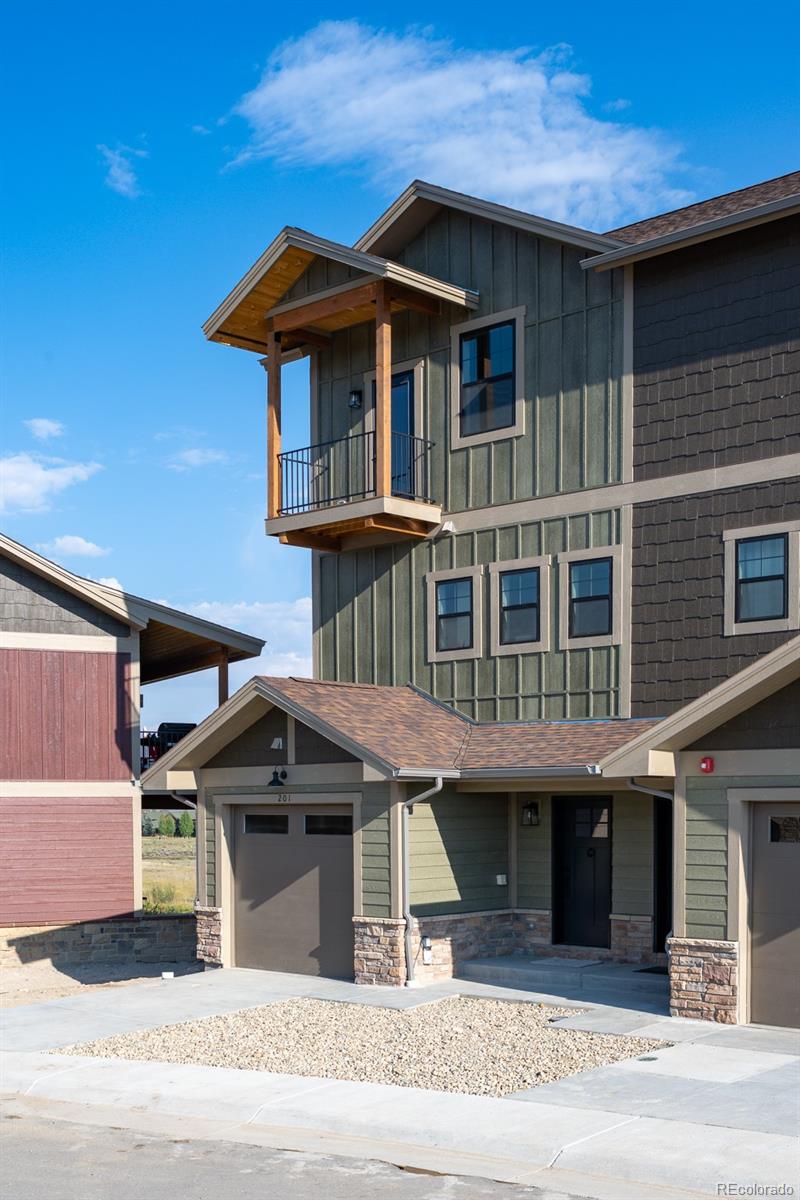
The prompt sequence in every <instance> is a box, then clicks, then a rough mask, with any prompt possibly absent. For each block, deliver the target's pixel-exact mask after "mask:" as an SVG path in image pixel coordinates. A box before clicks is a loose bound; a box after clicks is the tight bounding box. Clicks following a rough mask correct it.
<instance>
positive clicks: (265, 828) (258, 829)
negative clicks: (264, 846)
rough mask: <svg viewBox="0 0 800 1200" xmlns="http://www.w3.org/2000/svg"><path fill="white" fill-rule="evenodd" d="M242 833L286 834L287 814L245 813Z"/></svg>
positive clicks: (287, 827) (287, 828) (287, 829)
mask: <svg viewBox="0 0 800 1200" xmlns="http://www.w3.org/2000/svg"><path fill="white" fill-rule="evenodd" d="M244 832H245V833H246V834H249V833H273V834H279V835H280V834H288V832H289V814H288V813H245V814H244Z"/></svg>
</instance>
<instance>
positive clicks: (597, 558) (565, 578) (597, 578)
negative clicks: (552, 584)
mask: <svg viewBox="0 0 800 1200" xmlns="http://www.w3.org/2000/svg"><path fill="white" fill-rule="evenodd" d="M628 570H629V569H628V566H627V557H626V554H625V549H624V547H623V546H596V547H593V548H592V549H589V550H567V551H564V552H563V553H561V554H559V556H558V628H559V636H558V642H559V648H560V649H561V650H581V649H586V648H588V647H590V646H591V647H593V648H594V647H599V646H619V645H621V643H622V627H623V621H626V622H627V621H628V619H629V610H630V595H629V591H630V582H629V574H628Z"/></svg>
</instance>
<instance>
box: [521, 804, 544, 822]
mask: <svg viewBox="0 0 800 1200" xmlns="http://www.w3.org/2000/svg"><path fill="white" fill-rule="evenodd" d="M538 824H539V801H538V800H530V801H529V802H528V803H527V804H523V806H522V810H521V816H520V825H524V826H527V827H530V826H531V825H538Z"/></svg>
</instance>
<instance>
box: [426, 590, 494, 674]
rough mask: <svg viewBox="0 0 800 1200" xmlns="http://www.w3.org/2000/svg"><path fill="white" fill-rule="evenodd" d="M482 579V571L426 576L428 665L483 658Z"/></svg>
mask: <svg viewBox="0 0 800 1200" xmlns="http://www.w3.org/2000/svg"><path fill="white" fill-rule="evenodd" d="M482 576H483V568H482V567H461V568H452V569H450V570H447V571H432V572H431V573H430V574H429V575H426V577H425V584H426V592H427V610H428V613H427V650H428V662H448V661H453V660H457V659H462V658H480V657H481V654H482V652H483V639H482V628H483V614H482V592H481V581H482Z"/></svg>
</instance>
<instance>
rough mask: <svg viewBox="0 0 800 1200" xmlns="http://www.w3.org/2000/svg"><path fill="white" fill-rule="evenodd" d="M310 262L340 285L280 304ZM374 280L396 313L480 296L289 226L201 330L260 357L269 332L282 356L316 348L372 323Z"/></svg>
mask: <svg viewBox="0 0 800 1200" xmlns="http://www.w3.org/2000/svg"><path fill="white" fill-rule="evenodd" d="M315 259H323V260H325V261H327V262H330V263H334V264H336V265H337V268H338V275H339V277H340V279H341V278H342V277H344V281H343V282H342V283H340V284H338V285H337V286H335V287H331V288H325V289H322V290H318V291H316V292H313V293H310V294H308V295H307V296H304V297H302V298H301V299H298V300H293V301H289V302H287V303H283V304H281V303H280V301H281V299H282V298H283V297H285V296H286V294H287V292H288V291H289V289H290V288H291V287H292V285H293V284H294V283H296V282H297V280H298V279H299V278H300V276H301V275H302V274H303V273H304V271H305V270H306V269H307V268H308V267H309V266H310V264H311V263H312V262H313V261H314V260H315ZM379 280H387V281H389V282H391V283H392V285H393V288H392V301H391V303H392V311H393V312H400V311H402V310H403V309H406V308H422V309H423V311H427V312H438V311H439V306H440V305H441V303H442V302H444V303H448V304H455V305H458V306H460V307H462V308H473V307H475V305H476V304H477V301H478V296H477V293H476V292H473V291H470V290H469V289H467V288H463V287H458V286H456V285H454V284H451V283H448V282H447V281H446V280H442V279H435V278H434V277H433V276H430V275H424V274H423V273H422V272H420V271H413V270H411V269H410V268H409V267H405V266H403V265H402V264H400V263H395V262H390V261H389V260H388V259H385V258H380V257H378V256H377V255H374V254H366V253H364V252H363V251H360V250H354V249H352V247H350V246H344V245H342V244H340V243H338V242H330V241H327V240H326V239H324V238H319V237H316V236H315V235H314V234H310V233H306V232H305V231H304V230H301V229H294V228H289V227H287V228H286V229H284V230H282V232H281V233H280V234H279V235H278V237H277V238H276V239H275V241H274V242H272V244H271V245H270V246H268V248H267V249H266V250H265V251H264V253H263V254H262V256H261V258H259V259H258V261H257V262H256V263H254V265H253V266H252V267H251V268H250V270H249V271H248V272H247V274H246V275H245V276H244V277H243V278H242V279H241V280H240V282H239V283H238V284H237V285H236V287H235V288H234V289H233V290H232V291H231V292H230V294H229V295H228V296H227V297H226V299H225V300H223V302H222V304H221V305H220V306H219V307H218V308H217V310H216V311H215V312H214V313H213V314H212V316H211V317H209V319H208V321H206V323H205V325H204V326H203V332H204V333H205V335H206V337H207V338H208V339H209V340H210V341H214V342H220V343H222V344H224V345H231V346H238V347H239V348H241V349H244V350H252V351H254V352H256V353H260V354H263V353H265V352H266V351H267V335H268V334H269V333H270V332H281V333H282V336H283V343H282V349H283V352H284V353H287V352H289V353H291V352H292V351H295V350H297V349H298V348H300V347H304V346H306V345H308V344H315V343H316V341H317V339H321V340H322V344H324V341H325V338H326V337H330V335H331V334H332V333H334V332H336V331H337V330H339V329H346V328H348V327H350V326H352V325H358V324H362V323H364V322H366V321H371V320H374V318H375V285H376V284H377V282H378V281H379Z"/></svg>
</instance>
